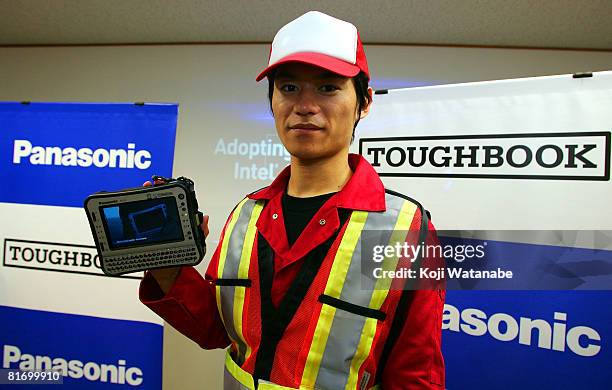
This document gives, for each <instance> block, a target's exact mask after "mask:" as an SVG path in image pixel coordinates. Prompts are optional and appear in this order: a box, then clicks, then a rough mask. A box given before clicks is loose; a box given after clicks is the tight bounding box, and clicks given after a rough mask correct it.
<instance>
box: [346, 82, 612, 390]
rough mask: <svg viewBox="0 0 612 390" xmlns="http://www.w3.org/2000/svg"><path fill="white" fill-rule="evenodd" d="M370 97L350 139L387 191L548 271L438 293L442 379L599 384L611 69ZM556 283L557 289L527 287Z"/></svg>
mask: <svg viewBox="0 0 612 390" xmlns="http://www.w3.org/2000/svg"><path fill="white" fill-rule="evenodd" d="M375 102H376V103H375V104H374V106H373V109H372V112H371V114H370V116H368V117H367V118H366V119H365V120H364V121H363V124H361V125H360V126H361V129H360V131H359V133H358V134H359V137H360V139H359V140H356V142H355V144H354V145H353V149H354V150H355V151H359V152H360V153H361V154H363V156H364V157H366V159H368V160H369V161H370V162H371V163H372V164H373V166H374V167H375V168H376V170H377V171H378V172H379V174H380V175H381V176H383V181H384V182H385V185H386V186H387V187H388V188H391V189H394V190H397V191H400V192H403V193H404V194H407V195H409V196H412V197H414V198H416V199H418V200H420V201H421V202H422V203H423V204H424V206H425V207H426V208H427V209H429V210H430V211H431V214H432V221H433V223H434V225H435V226H436V227H437V229H438V230H439V231H440V232H441V234H445V232H444V230H451V229H452V230H463V234H464V235H465V234H467V235H468V236H470V237H475V240H476V242H477V243H483V242H485V241H487V238H488V239H494V240H496V241H497V244H496V245H497V247H498V249H499V248H500V246H499V245H500V244H499V242H502V243H503V242H505V244H503V245H504V246H503V248H502V249H501V251H502V252H504V253H510V254H511V256H510V257H508V258H506V259H505V261H504V262H502V263H501V265H502V266H503V267H505V268H509V269H516V268H518V267H520V266H521V265H523V264H524V263H525V261H526V260H528V261H529V262H530V263H534V262H541V263H540V264H546V269H545V271H546V274H547V275H548V276H549V279H547V281H550V277H555V278H556V282H557V284H550V283H548V282H547V281H545V280H544V279H545V278H544V277H543V276H542V275H544V273H540V274H538V275H537V277H538V278H540V279H539V280H538V281H536V282H535V283H533V284H531V285H530V286H531V287H530V289H531V291H527V290H526V288H525V287H524V285H523V284H520V285H519V284H518V283H517V284H515V285H514V287H513V285H512V284H508V285H504V287H503V288H502V287H501V286H502V285H501V284H500V283H499V282H491V283H484V284H478V283H470V284H469V285H467V287H466V286H465V285H464V288H465V289H468V290H470V291H448V295H447V301H446V305H445V311H444V318H443V329H444V330H443V349H444V356H445V360H446V365H447V388H449V389H469V388H472V389H485V388H495V389H517V388H537V389H560V388H575V389H603V388H606V387H609V383H610V381H611V380H612V372H611V371H610V370H609V369H608V367H610V366H611V365H612V352H611V351H610V349H609V342H608V339H609V338H610V337H611V336H612V313H611V312H610V310H609V309H607V305H609V304H610V303H611V302H612V293H611V292H610V291H598V290H609V289H610V287H612V279H611V278H610V276H611V274H612V252H611V251H610V250H611V249H612V245H611V243H612V235H611V234H610V230H612V209H611V208H610V205H609V200H610V199H611V198H612V186H611V185H610V131H611V130H612V110H610V107H611V103H612V72H600V73H595V74H593V75H592V77H586V78H573V77H572V75H562V76H551V77H541V78H527V79H515V80H499V81H491V82H481V83H466V84H456V85H448V86H436V87H423V88H413V89H401V90H391V91H389V92H388V93H386V94H380V95H376V96H375ZM446 234H450V233H449V232H446ZM454 234H458V232H454ZM487 236H488V237H487ZM572 248H584V249H582V250H580V251H578V252H576V250H574V249H572ZM489 249H492V248H491V245H489ZM534 254H535V255H534ZM568 254H572V256H568ZM528 256H530V257H529V258H527V257H528ZM534 272H537V267H534ZM551 275H552V276H551ZM517 282H518V281H517ZM454 287H455V288H457V285H456V284H455V285H454ZM554 289H561V290H564V291H535V290H554ZM495 290H505V291H495ZM513 290H515V291H513ZM516 290H522V291H516Z"/></svg>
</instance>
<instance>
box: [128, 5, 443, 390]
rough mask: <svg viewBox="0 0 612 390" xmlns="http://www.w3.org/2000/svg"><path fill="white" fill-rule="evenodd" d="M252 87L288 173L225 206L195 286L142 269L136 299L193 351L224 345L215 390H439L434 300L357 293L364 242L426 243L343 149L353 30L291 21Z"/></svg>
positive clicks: (355, 114)
mask: <svg viewBox="0 0 612 390" xmlns="http://www.w3.org/2000/svg"><path fill="white" fill-rule="evenodd" d="M264 77H267V78H268V82H269V83H270V88H269V97H270V106H271V109H272V113H273V115H274V119H275V123H276V129H277V132H278V136H279V138H280V139H281V141H282V143H283V145H284V146H285V147H286V149H287V150H288V151H289V153H290V154H291V165H290V167H287V168H286V169H285V170H284V171H282V172H281V173H280V174H279V176H278V177H277V178H276V179H275V180H274V181H273V183H272V184H271V185H270V186H269V187H266V188H264V189H263V190H260V191H257V192H255V193H252V194H249V195H248V196H247V197H246V198H245V199H243V200H242V201H241V202H240V203H239V204H238V205H237V206H236V207H235V208H234V210H233V211H232V213H231V215H230V217H229V219H228V221H227V223H226V225H225V227H224V229H223V232H222V235H221V240H220V244H219V246H218V248H217V250H216V251H215V253H214V255H213V257H212V259H211V262H210V265H209V267H208V271H207V273H206V280H204V279H202V277H201V276H200V275H199V273H198V272H197V271H195V269H193V268H192V267H183V268H180V269H166V270H157V271H150V272H147V274H146V275H145V278H144V279H143V281H142V284H141V290H140V298H141V300H142V301H143V302H144V303H145V304H146V305H147V306H149V307H150V308H151V309H152V310H154V311H155V312H156V313H158V314H159V315H160V316H162V317H163V318H164V319H166V321H167V322H169V323H170V324H172V325H173V326H174V327H175V328H176V329H177V330H179V331H181V332H182V333H183V334H185V335H186V336H187V337H189V338H191V339H192V340H194V341H195V342H197V343H198V344H199V345H200V346H201V347H202V348H207V349H211V348H225V347H227V346H228V345H230V348H229V349H228V353H227V355H226V363H225V378H224V388H225V389H254V388H259V389H298V388H299V389H334V390H335V389H359V390H362V389H370V388H382V389H385V390H389V389H434V388H435V389H438V388H440V389H442V388H444V363H443V359H442V355H441V352H440V332H441V315H442V306H443V300H444V293H443V291H438V290H412V291H402V290H398V289H392V288H389V287H388V286H387V287H385V288H380V286H379V285H378V284H377V285H376V286H374V285H373V284H372V285H371V286H364V285H363V284H362V282H361V277H360V276H361V274H360V272H361V269H360V264H361V256H360V248H361V246H360V242H361V241H360V240H361V238H362V236H363V234H364V232H366V231H370V230H379V231H386V232H389V234H392V233H393V234H398V233H402V232H403V233H404V237H405V236H406V233H405V232H406V231H411V232H417V233H420V239H421V240H422V241H424V240H425V237H426V235H427V231H428V230H429V232H430V233H431V234H429V235H427V241H428V242H429V243H431V242H434V241H435V234H433V227H432V226H431V225H430V224H428V218H427V216H426V214H425V213H424V210H423V209H422V207H420V205H419V204H418V203H416V202H415V201H413V200H411V199H409V198H407V197H404V196H402V195H400V194H397V193H394V192H391V191H385V189H384V186H383V184H382V182H381V181H380V179H379V177H378V175H377V174H376V172H375V171H374V169H373V168H372V167H371V166H370V165H369V164H368V163H367V161H366V160H365V159H363V158H362V157H361V156H358V155H350V154H349V152H348V150H349V146H350V143H351V141H352V139H353V135H354V129H355V126H356V124H357V122H358V121H359V119H361V118H363V117H365V116H366V115H367V114H368V111H369V109H370V102H371V99H372V89H371V88H369V87H368V86H367V81H368V80H369V72H368V67H367V61H366V57H365V53H364V51H363V47H362V45H361V41H360V39H359V35H358V33H357V29H356V28H355V27H354V26H353V25H352V24H350V23H347V22H344V21H341V20H338V19H335V18H333V17H331V16H328V15H325V14H322V13H320V12H308V13H306V14H304V15H302V16H301V17H299V18H297V19H296V20H294V21H292V22H290V23H289V24H287V25H286V26H284V27H283V28H281V29H280V30H279V32H278V33H277V35H276V37H275V38H274V41H273V43H272V50H271V52H270V60H269V65H268V67H267V68H265V69H264V70H263V71H262V72H261V74H260V75H259V76H258V77H257V80H258V81H259V80H261V79H263V78H264ZM204 229H205V230H206V226H204ZM423 233H425V234H423Z"/></svg>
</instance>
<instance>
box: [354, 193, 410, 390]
mask: <svg viewBox="0 0 612 390" xmlns="http://www.w3.org/2000/svg"><path fill="white" fill-rule="evenodd" d="M416 208H417V207H416V205H415V204H414V203H412V202H409V201H405V202H404V204H403V205H402V208H401V210H400V212H399V215H398V218H397V221H396V222H395V227H394V228H393V233H392V234H391V238H390V239H389V245H394V244H395V243H396V242H403V241H404V240H405V239H406V232H407V231H408V230H410V225H411V224H412V220H413V218H414V214H415V212H416ZM385 263H387V261H385ZM388 263H390V265H389V267H388V268H387V267H385V266H384V264H383V269H385V270H386V269H389V270H394V269H395V268H396V267H397V263H398V259H397V258H393V259H391V260H390V261H388ZM383 280H384V281H385V282H384V284H380V285H379V282H381V281H383ZM390 287H391V279H389V278H380V279H378V281H377V282H376V286H375V289H374V291H373V293H372V298H371V299H370V304H369V308H370V309H376V310H379V309H380V307H381V306H382V304H383V302H384V301H385V299H386V298H387V295H388V294H389V288H390ZM377 323H378V321H377V320H376V319H375V318H367V319H366V322H365V325H364V326H363V330H362V332H361V337H360V339H359V345H358V346H357V351H356V353H355V355H354V356H353V360H352V361H351V368H350V371H349V376H348V380H347V383H346V387H345V389H347V390H348V389H355V388H357V379H358V377H359V369H360V368H361V365H362V364H363V362H364V361H365V359H366V357H368V355H370V349H371V348H372V341H374V335H375V334H376V324H377Z"/></svg>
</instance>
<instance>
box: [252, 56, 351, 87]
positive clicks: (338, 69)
mask: <svg viewBox="0 0 612 390" xmlns="http://www.w3.org/2000/svg"><path fill="white" fill-rule="evenodd" d="M289 62H300V63H303V64H308V65H314V66H318V67H319V68H323V69H326V70H329V71H330V72H333V73H337V74H339V75H340V76H344V77H354V76H357V74H359V71H360V69H359V67H358V66H357V65H353V64H350V63H348V62H346V61H343V60H340V59H338V58H336V57H331V56H328V55H326V54H321V53H295V54H291V55H289V56H287V57H285V58H283V59H281V60H280V61H277V62H276V63H274V64H272V65H270V66H268V67H267V68H266V69H264V70H263V71H262V72H261V73H260V74H259V76H257V78H256V79H255V80H256V81H260V80H261V79H263V78H264V77H266V76H267V75H268V73H270V71H272V70H274V69H276V68H278V67H279V66H281V65H283V64H286V63H289Z"/></svg>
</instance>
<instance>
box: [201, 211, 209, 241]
mask: <svg viewBox="0 0 612 390" xmlns="http://www.w3.org/2000/svg"><path fill="white" fill-rule="evenodd" d="M208 219H209V216H208V215H205V216H204V219H203V221H202V224H201V225H200V228H201V229H202V233H204V238H206V237H208V233H210V231H209V230H208Z"/></svg>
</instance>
